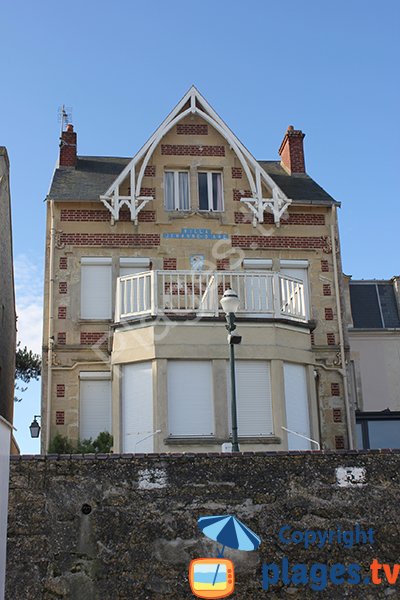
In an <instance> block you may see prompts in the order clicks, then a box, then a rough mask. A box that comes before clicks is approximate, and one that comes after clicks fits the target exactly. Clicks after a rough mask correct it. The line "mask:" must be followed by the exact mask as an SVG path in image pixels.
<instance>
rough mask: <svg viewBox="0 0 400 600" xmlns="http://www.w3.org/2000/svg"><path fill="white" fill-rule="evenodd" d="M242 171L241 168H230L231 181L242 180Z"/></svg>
mask: <svg viewBox="0 0 400 600" xmlns="http://www.w3.org/2000/svg"><path fill="white" fill-rule="evenodd" d="M242 177H243V171H242V168H241V167H232V179H242Z"/></svg>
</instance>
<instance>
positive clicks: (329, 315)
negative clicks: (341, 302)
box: [325, 308, 333, 321]
mask: <svg viewBox="0 0 400 600" xmlns="http://www.w3.org/2000/svg"><path fill="white" fill-rule="evenodd" d="M325 319H326V321H333V308H326V309H325Z"/></svg>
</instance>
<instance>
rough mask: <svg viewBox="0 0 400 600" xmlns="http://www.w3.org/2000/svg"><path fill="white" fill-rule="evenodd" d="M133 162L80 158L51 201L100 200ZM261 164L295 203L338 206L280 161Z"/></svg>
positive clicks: (60, 175)
mask: <svg viewBox="0 0 400 600" xmlns="http://www.w3.org/2000/svg"><path fill="white" fill-rule="evenodd" d="M130 160H131V158H118V157H111V156H79V157H78V161H77V165H76V168H71V167H62V168H57V169H56V170H55V172H54V177H53V181H52V182H51V186H50V190H49V193H48V198H51V199H53V200H66V201H74V200H75V201H78V202H82V201H85V200H92V201H93V200H98V199H99V196H100V195H102V194H104V193H105V192H106V191H107V189H108V188H109V187H110V186H111V185H112V183H113V182H114V180H115V179H116V178H117V176H118V175H119V174H120V173H121V171H122V170H123V169H124V167H126V165H127V164H128V163H129V161H130ZM259 163H260V165H261V166H262V167H263V169H265V171H266V172H267V173H268V174H269V175H270V177H272V179H273V180H274V181H275V183H276V184H277V185H278V186H279V187H280V189H281V190H282V191H283V192H284V194H286V196H287V197H288V198H290V199H292V200H293V202H295V203H296V202H297V203H299V204H303V203H307V204H322V205H331V204H332V203H335V200H334V199H333V198H332V196H330V195H329V194H328V193H327V192H325V190H324V189H323V188H322V187H320V186H319V185H318V184H317V183H316V182H315V181H314V180H313V179H311V177H309V176H308V175H305V174H300V175H297V174H295V175H289V174H288V173H286V171H285V170H284V169H283V168H282V167H281V165H280V162H279V161H273V160H271V161H269V160H262V161H259Z"/></svg>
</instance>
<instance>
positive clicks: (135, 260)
mask: <svg viewBox="0 0 400 600" xmlns="http://www.w3.org/2000/svg"><path fill="white" fill-rule="evenodd" d="M149 269H150V259H149V258H143V257H139V256H132V257H124V258H120V259H119V276H120V277H123V276H124V275H136V273H143V271H148V270H149Z"/></svg>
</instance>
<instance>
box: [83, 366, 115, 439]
mask: <svg viewBox="0 0 400 600" xmlns="http://www.w3.org/2000/svg"><path fill="white" fill-rule="evenodd" d="M82 375H83V374H81V381H80V427H79V431H80V433H79V435H80V438H81V440H85V439H88V438H92V439H95V438H96V437H97V436H98V435H99V433H101V432H102V431H108V432H109V433H112V427H111V381H110V379H104V378H101V379H100V378H99V379H94V378H95V377H96V373H88V374H87V375H88V377H91V378H90V379H89V378H86V377H82ZM103 376H104V374H103V373H99V377H103ZM105 376H108V377H109V376H110V375H109V373H107V374H105ZM92 377H93V379H92Z"/></svg>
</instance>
